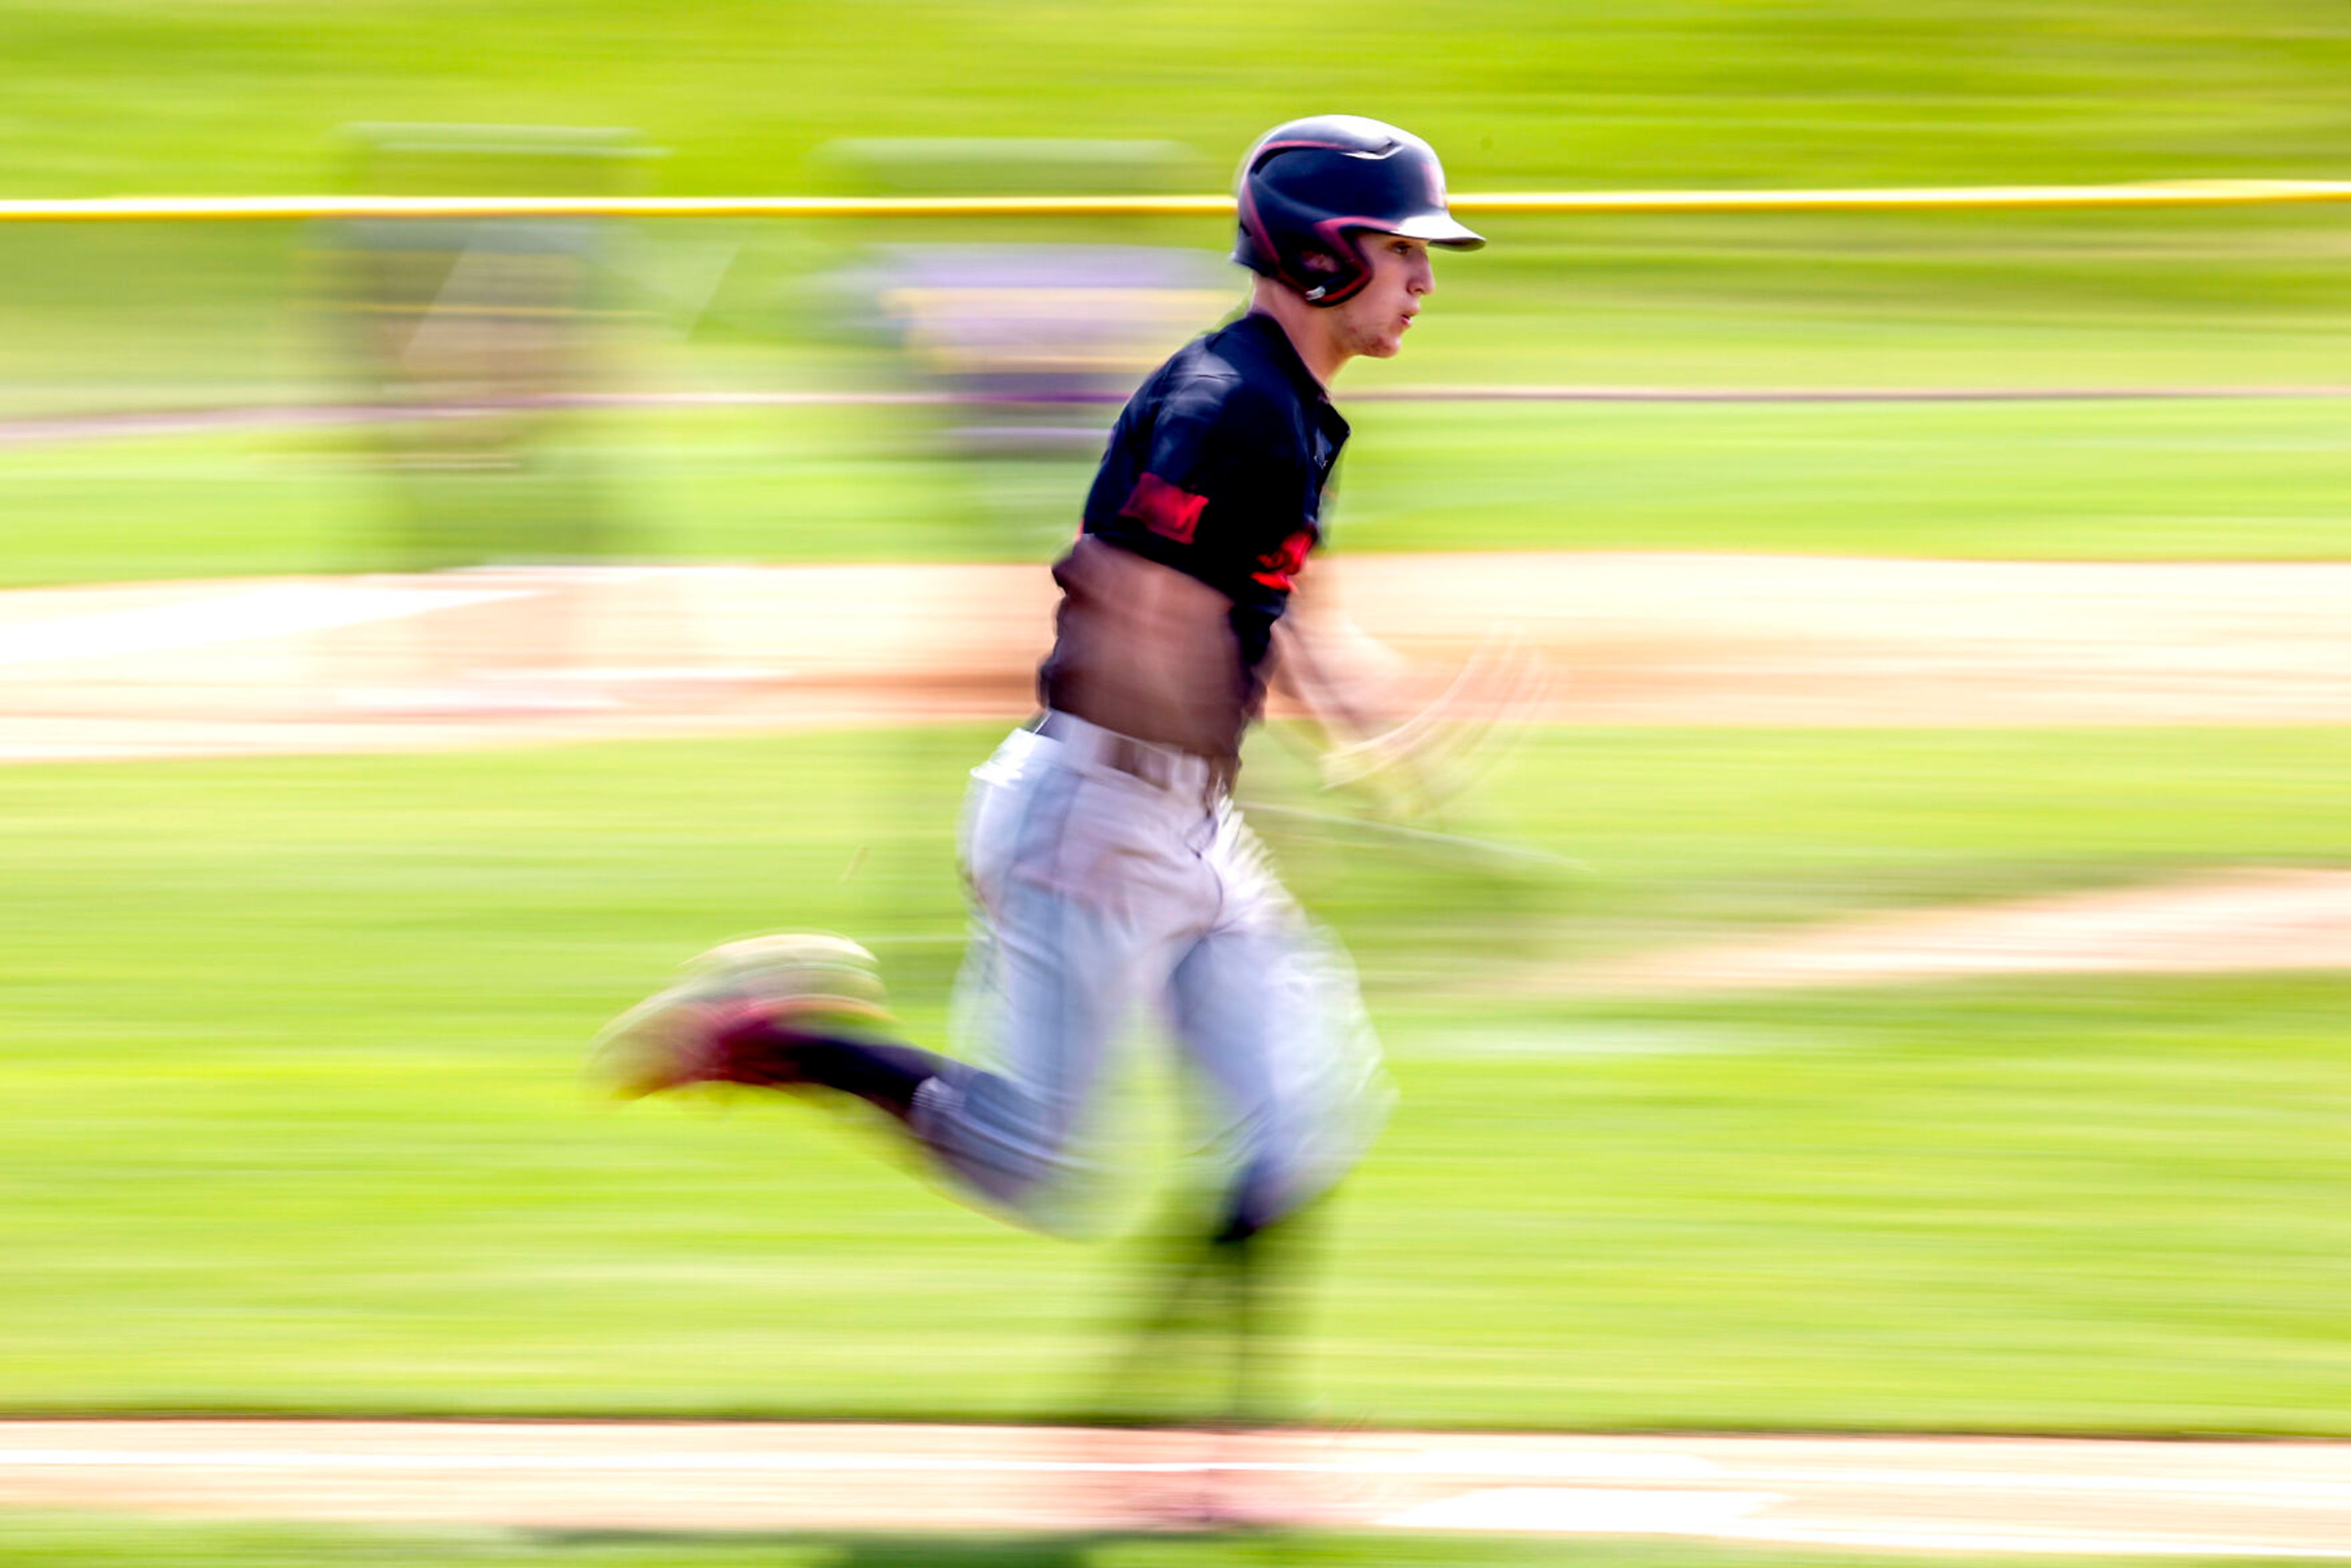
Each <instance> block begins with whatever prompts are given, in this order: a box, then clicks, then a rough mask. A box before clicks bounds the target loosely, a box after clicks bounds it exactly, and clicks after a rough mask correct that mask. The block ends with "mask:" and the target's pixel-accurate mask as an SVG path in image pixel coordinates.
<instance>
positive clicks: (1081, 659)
mask: <svg viewBox="0 0 2351 1568" xmlns="http://www.w3.org/2000/svg"><path fill="white" fill-rule="evenodd" d="M1346 440H1347V422H1346V421H1345V420H1343V419H1342V418H1340V417H1339V412H1338V410H1336V409H1334V408H1332V406H1331V402H1330V399H1329V398H1328V397H1326V396H1325V395H1324V393H1323V391H1322V384H1321V383H1320V382H1316V381H1315V379H1314V377H1313V375H1312V374H1311V372H1310V371H1308V370H1307V369H1306V366H1305V363H1304V361H1301V360H1300V358H1299V357H1298V350H1296V349H1294V348H1292V347H1291V346H1290V336H1289V334H1288V333H1287V332H1285V331H1284V330H1283V329H1282V328H1281V325H1280V323H1279V322H1277V321H1275V320H1274V319H1272V318H1271V317H1270V316H1261V315H1254V314H1252V315H1248V316H1244V317H1242V318H1241V319H1238V320H1237V321H1234V322H1232V323H1231V324H1229V325H1228V326H1226V327H1223V328H1220V329H1217V330H1216V331H1214V332H1210V333H1208V334H1207V335H1206V336H1205V337H1201V338H1197V339H1195V340H1193V341H1192V342H1190V343H1188V344H1186V346H1185V347H1184V348H1183V349H1182V350H1179V351H1178V352H1177V353H1176V354H1175V357H1174V358H1172V359H1170V360H1169V361H1167V362H1166V363H1165V364H1164V365H1162V366H1160V367H1159V369H1158V370H1157V371H1154V372H1153V373H1152V375H1151V378H1150V379H1149V380H1147V381H1145V382H1144V383H1143V385H1142V387H1141V388H1140V389H1139V390H1137V391H1136V392H1135V394H1134V397H1133V398H1131V399H1129V400H1128V402H1127V404H1126V407H1125V409H1124V411H1123V412H1122V413H1120V415H1119V417H1118V423H1117V424H1116V426H1115V427H1113V430H1112V432H1111V436H1110V444H1109V448H1108V450H1107V451H1105V452H1104V453H1103V455H1102V469H1101V472H1100V473H1098V474H1097V475H1096V476H1094V483H1093V488H1092V491H1091V492H1090V493H1089V494H1088V496H1087V497H1086V511H1085V525H1084V528H1083V529H1082V531H1081V538H1080V542H1079V547H1078V548H1077V549H1073V550H1072V551H1071V554H1070V555H1068V556H1066V557H1064V558H1063V559H1062V560H1061V562H1060V563H1058V564H1057V565H1056V566H1055V567H1054V577H1055V579H1056V580H1058V581H1059V582H1060V583H1061V588H1062V591H1063V593H1064V598H1063V601H1062V605H1061V613H1060V615H1059V617H1058V620H1057V623H1056V632H1057V638H1056V641H1055V643H1054V648H1053V653H1052V655H1051V656H1050V658H1048V659H1047V660H1046V662H1045V664H1044V667H1043V668H1042V669H1041V670H1040V672H1039V688H1040V695H1041V696H1042V698H1043V700H1044V702H1045V704H1046V706H1049V707H1056V708H1061V709H1064V710H1065V711H1069V712H1073V713H1078V714H1080V715H1081V716H1084V717H1088V718H1091V719H1093V720H1094V721H1095V722H1096V723H1100V724H1104V725H1107V726H1108V727H1111V728H1113V729H1118V730H1121V731H1123V732H1124V733H1126V734H1130V735H1135V736H1138V737H1141V738H1144V739H1149V740H1163V741H1165V742H1167V743H1169V744H1173V745H1180V746H1184V747H1186V749H1190V750H1196V751H1201V752H1204V753H1207V754H1210V755H1217V756H1228V755H1233V754H1237V753H1238V750H1239V746H1240V735H1241V731H1242V730H1243V729H1244V728H1246V727H1248V724H1249V721H1250V720H1251V719H1252V718H1254V717H1255V716H1256V715H1257V712H1258V710H1259V707H1260V706H1261V705H1262V702H1263V697H1264V691H1265V680H1264V665H1265V660H1266V655H1267V653H1268V652H1269V650H1270V644H1271V641H1272V632H1273V623H1274V622H1276V621H1278V620H1280V617H1281V612H1282V611H1283V609H1284V608H1285V607H1286V606H1287V604H1288V602H1289V599H1290V584H1291V580H1292V579H1293V578H1294V577H1295V576H1296V574H1297V573H1298V571H1299V570H1300V569H1301V567H1303V566H1304V565H1305V562H1306V557H1307V553H1308V552H1309V551H1310V550H1311V549H1313V548H1314V547H1315V545H1316V544H1318V543H1319V542H1321V539H1322V491H1323V487H1324V486H1325V485H1327V484H1328V483H1329V481H1330V477H1331V470H1332V465H1334V464H1336V463H1337V461H1338V459H1339V452H1340V449H1341V448H1342V447H1343V445H1344V444H1346ZM1103 545H1109V546H1113V547H1115V548H1116V549H1118V550H1120V551H1122V552H1125V553H1127V554H1131V555H1134V556H1139V557H1141V558H1143V559H1145V560H1149V561H1154V562H1156V563H1157V564H1159V565H1161V566H1165V567H1172V568H1174V569H1175V570H1177V571H1179V572H1181V573H1183V574H1184V575H1186V577H1189V578H1192V579H1194V580H1196V581H1198V582H1200V583H1203V584H1205V585H1206V586H1207V587H1208V588H1210V589H1213V590H1215V591H1216V592H1217V594H1219V595H1222V596H1223V599H1224V600H1226V601H1229V609H1228V610H1227V611H1226V612H1225V613H1224V616H1223V626H1224V632H1225V633H1226V634H1227V635H1226V638H1225V640H1226V641H1227V643H1228V646H1227V647H1225V648H1223V649H1217V650H1209V651H1207V652H1209V653H1213V654H1215V655H1216V656H1213V657H1208V658H1206V659H1205V660H1204V659H1203V657H1202V655H1203V650H1201V649H1199V648H1197V647H1186V646H1182V645H1177V646H1171V647H1166V648H1159V647H1155V646H1153V647H1134V646H1121V645H1119V644H1120V643H1132V642H1134V640H1136V639H1139V638H1144V637H1148V636H1150V635H1152V632H1151V630H1150V629H1149V628H1147V627H1144V626H1141V625H1136V624H1133V623H1125V622H1123V621H1122V606H1121V604H1120V603H1119V602H1117V595H1118V589H1117V587H1116V586H1115V584H1114V583H1113V576H1114V574H1112V573H1105V572H1102V571H1098V570H1089V569H1088V568H1087V565H1086V562H1087V559H1088V556H1089V554H1090V551H1091V550H1098V549H1100V547H1101V546H1103ZM1154 659H1157V660H1163V661H1164V660H1172V659H1184V660H1189V661H1191V662H1193V663H1196V664H1203V665H1204V667H1202V668H1200V669H1199V670H1197V671H1196V678H1195V679H1194V680H1193V682H1192V685H1191V686H1190V687H1188V688H1187V689H1186V694H1185V696H1184V700H1183V701H1182V702H1180V703H1179V704H1178V705H1177V706H1179V707H1180V708H1182V709H1183V710H1184V711H1182V712H1180V713H1175V714H1163V713H1157V712H1152V711H1141V712H1127V711H1103V704H1102V702H1101V701H1100V700H1098V699H1097V700H1092V701H1089V700H1088V697H1087V695H1086V688H1087V686H1088V685H1089V683H1092V682H1094V681H1095V680H1096V669H1097V667H1098V666H1102V665H1112V664H1118V665H1128V664H1134V662H1135V661H1138V660H1144V661H1148V660H1154ZM1160 674H1163V675H1165V676H1166V677H1167V678H1169V679H1181V678H1182V676H1183V674H1184V672H1182V671H1162V672H1160ZM1116 684H1118V685H1122V686H1123V687H1132V686H1135V685H1137V683H1136V682H1134V681H1132V680H1122V681H1120V682H1118V683H1116ZM1141 684H1142V685H1149V686H1153V687H1158V686H1160V685H1164V682H1161V681H1145V682H1143V683H1141ZM1124 706H1133V705H1124ZM1089 709H1092V711H1089Z"/></svg>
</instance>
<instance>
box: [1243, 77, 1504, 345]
mask: <svg viewBox="0 0 2351 1568" xmlns="http://www.w3.org/2000/svg"><path fill="white" fill-rule="evenodd" d="M1239 196H1240V220H1241V222H1240V239H1239V241H1238V243H1237V244H1236V245H1235V246H1233V259H1234V260H1235V261H1238V262H1239V263H1240V264H1241V265H1242V266H1243V267H1248V268H1249V270H1250V271H1251V272H1257V273H1262V274H1263V275H1264V276H1266V277H1271V278H1276V279H1278V280H1280V282H1283V283H1286V284H1288V285H1290V287H1292V288H1295V289H1296V290H1298V292H1299V293H1301V294H1302V295H1304V296H1305V297H1306V298H1307V300H1308V301H1309V302H1310V303H1311V304H1315V305H1336V304H1338V303H1339V301H1341V300H1343V299H1344V298H1348V297H1349V296H1350V295H1352V294H1353V293H1355V292H1356V291H1357V290H1358V289H1360V288H1362V287H1364V284H1366V283H1368V282H1370V281H1371V277H1372V263H1371V258H1370V257H1369V256H1366V255H1364V248H1363V246H1362V244H1361V242H1360V240H1359V239H1358V237H1357V236H1359V235H1364V234H1388V235H1405V237H1407V238H1410V239H1418V240H1426V241H1427V242H1428V243H1429V244H1431V245H1441V246H1451V247H1452V248H1454V249H1456V250H1475V249H1477V248H1478V247H1479V246H1481V245H1484V244H1485V243H1486V240H1485V236H1484V235H1479V234H1476V233H1473V232H1472V231H1471V230H1469V229H1467V228H1464V227H1463V226H1462V225H1460V224H1458V223H1456V222H1455V221H1454V218H1453V214H1451V213H1449V212H1447V211H1446V209H1445V169H1444V166H1443V165H1442V164H1440V163H1438V162H1437V154H1436V153H1435V152H1432V151H1430V149H1429V145H1428V143H1427V142H1426V141H1422V140H1421V139H1420V138H1419V137H1417V136H1415V135H1414V134H1413V133H1412V132H1410V131H1399V130H1397V129H1396V128H1395V126H1393V125H1384V124H1382V123H1381V122H1380V121H1379V120H1365V119H1364V118H1363V117H1362V116H1361V115H1354V114H1322V115H1317V116H1315V117H1314V118H1313V119H1311V120H1291V121H1290V123H1289V124H1287V125H1277V126H1275V127H1274V128H1273V129H1272V130H1271V131H1267V132H1266V133H1265V134H1264V135H1263V136H1260V137H1259V138H1258V142H1257V145H1256V146H1254V147H1252V148H1250V149H1249V156H1248V157H1247V158H1246V159H1244V160H1242V162H1241V176H1240V191H1239Z"/></svg>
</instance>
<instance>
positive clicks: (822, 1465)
mask: <svg viewBox="0 0 2351 1568" xmlns="http://www.w3.org/2000/svg"><path fill="white" fill-rule="evenodd" d="M10 1469H164V1470H287V1471H296V1472H300V1471H322V1472H328V1471H330V1472H341V1473H350V1472H352V1471H368V1470H377V1471H382V1472H385V1473H388V1474H398V1473H405V1472H413V1471H418V1470H434V1471H439V1470H501V1471H508V1472H514V1471H528V1470H552V1471H558V1472H560V1473H563V1474H567V1475H568V1474H580V1473H585V1472H602V1473H608V1474H635V1473H653V1472H665V1471H694V1472H696V1473H699V1474H711V1473H716V1472H723V1471H727V1470H736V1471H741V1472H745V1473H750V1474H785V1473H789V1474H810V1475H816V1474H823V1475H1135V1476H1152V1475H1297V1476H1363V1475H1385V1476H1444V1477H1456V1478H1458V1477H1468V1476H1476V1477H1489V1476H1495V1475H1502V1476H1514V1477H1542V1478H1546V1479H1557V1480H1566V1479H1608V1480H1622V1479H1636V1478H1637V1479H1656V1480H1668V1479H1701V1478H1705V1477H1708V1476H1712V1475H1714V1474H1715V1473H1716V1472H1717V1471H1718V1470H1719V1466H1717V1465H1715V1464H1713V1463H1712V1462H1711V1461H1709V1460H1707V1459H1702V1458H1697V1457H1695V1456H1687V1455H1654V1456H1653V1455H1647V1454H1558V1455H1551V1454H1530V1455H1512V1454H1499V1455H1498V1454H1493V1453H1486V1452H1474V1453H1460V1454H1456V1455H1437V1454H1367V1455H1363V1456H1360V1457H1356V1458H1345V1459H1217V1458H1205V1459H1024V1458H994V1457H989V1456H986V1455H951V1454H859V1453H840V1452H836V1451H833V1450H830V1449H826V1450H815V1449H768V1450H764V1451H752V1452H746V1451H740V1450H716V1451H685V1452H681V1451H675V1450H671V1451H664V1452H660V1453H643V1454H614V1453H586V1454H565V1453H536V1454H516V1453H483V1452H476V1451H472V1450H468V1449H465V1448H451V1449H445V1450H440V1451H432V1450H422V1449H412V1450H405V1451H402V1450H385V1451H380V1452H355V1451H346V1452H336V1451H332V1450H322V1449H317V1448H223V1449H194V1448H0V1474H5V1471H7V1470H10Z"/></svg>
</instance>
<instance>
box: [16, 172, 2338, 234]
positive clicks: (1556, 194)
mask: <svg viewBox="0 0 2351 1568" xmlns="http://www.w3.org/2000/svg"><path fill="white" fill-rule="evenodd" d="M2318 202H2351V180H2156V181H2147V182H2142V183H2133V184H2117V185H1950V186H1936V187H1927V188H1922V189H1915V190H1898V189H1896V190H1874V191H1873V190H1861V191H1539V192H1521V193H1501V194H1488V195H1457V196H1455V197H1454V198H1453V199H1452V205H1453V210H1454V211H1455V212H1457V213H1464V214H1635V213H1834V212H1854V213H1870V212H1910V211H1932V210H1937V209H1949V210H1965V209H1971V208H2016V207H2046V208H2067V207H2209V206H2241V207H2242V206H2285V205H2294V204H2309V203H2318ZM1232 210H1233V202H1232V198H1231V197H1229V196H872V197H868V196H104V197H97V198H92V199H87V200H75V201H0V223H196V222H204V223H219V222H232V223H234V222H271V221H278V222H286V221H297V220H302V219H313V218H493V217H546V218H558V217H565V218H578V217H597V218H1038V217H1072V218H1127V217H1168V216H1174V217H1217V216H1228V215H1230V214H1231V213H1232Z"/></svg>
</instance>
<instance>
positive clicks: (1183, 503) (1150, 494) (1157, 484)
mask: <svg viewBox="0 0 2351 1568" xmlns="http://www.w3.org/2000/svg"><path fill="white" fill-rule="evenodd" d="M1207 505H1208V497H1206V496H1195V495H1194V494H1192V492H1190V491H1189V490H1179V489H1177V488H1176V487H1175V486H1173V485H1170V484H1169V483H1168V482H1167V481H1166V480H1165V479H1162V478H1161V477H1160V476H1158V475H1156V474H1145V475H1144V476H1143V477H1142V478H1140V479H1137V480H1136V481H1135V482H1134V494H1132V495H1130V496H1129V497H1127V498H1126V505H1125V506H1123V507H1120V508H1119V509H1118V515H1119V516H1120V517H1133V518H1134V520H1135V521H1136V522H1139V523H1141V524H1142V525H1143V526H1144V528H1149V529H1150V530H1151V531H1152V532H1153V533H1155V534H1165V535H1166V536H1167V537H1168V538H1171V539H1174V540H1175V542H1176V543H1177V544H1179V545H1187V544H1190V543H1191V542H1192V534H1193V531H1194V530H1195V529H1196V528H1199V526H1200V514H1201V512H1202V511H1204V510H1205V509H1206V508H1207Z"/></svg>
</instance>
